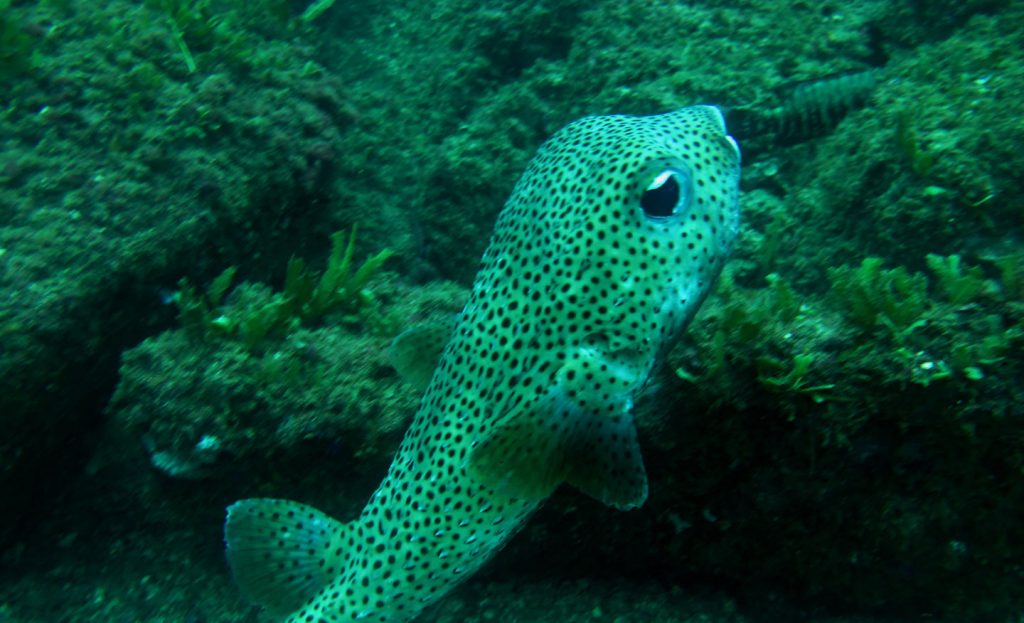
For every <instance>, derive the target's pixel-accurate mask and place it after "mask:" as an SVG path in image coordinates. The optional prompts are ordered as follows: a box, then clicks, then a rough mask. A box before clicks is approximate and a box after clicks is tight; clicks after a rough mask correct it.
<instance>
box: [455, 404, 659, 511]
mask: <svg viewBox="0 0 1024 623" xmlns="http://www.w3.org/2000/svg"><path fill="white" fill-rule="evenodd" d="M468 467H469V472H470V474H471V475H472V476H473V477H474V478H476V479H477V480H478V481H479V482H481V483H482V484H484V485H486V486H488V487H491V488H493V489H495V490H497V491H498V492H500V493H503V494H505V495H508V496H509V497H514V498H521V499H526V500H541V499H543V498H545V497H547V496H548V495H550V494H551V492H552V491H554V489H555V488H556V487H557V486H558V485H559V484H561V483H562V482H568V483H569V484H571V485H573V486H574V487H576V488H578V489H579V490H581V491H583V492H584V493H586V494H587V495H589V496H591V497H593V498H596V499H598V500H600V501H602V502H604V503H605V504H608V505H610V506H615V507H617V508H621V509H629V508H635V507H637V506H640V505H641V504H643V502H644V500H645V499H646V498H647V475H646V472H645V471H644V465H643V459H642V458H641V456H640V446H639V444H638V443H637V437H636V429H635V427H634V424H633V418H632V417H631V416H630V415H629V414H628V413H622V414H620V415H617V416H607V415H596V414H594V413H591V412H589V411H584V410H582V409H580V408H579V406H577V405H576V404H575V403H574V402H572V401H571V400H568V399H566V397H565V396H564V394H562V392H561V391H560V390H558V389H554V390H552V392H551V394H550V395H549V396H548V397H546V398H545V399H542V400H541V401H540V402H539V403H538V404H537V406H536V408H534V409H533V410H531V411H529V412H519V413H515V414H511V415H509V416H508V417H506V418H505V419H504V420H503V421H502V422H500V423H499V424H498V425H496V426H495V428H494V429H493V430H491V431H490V433H489V434H488V435H487V436H486V437H485V438H484V439H483V440H482V441H481V442H480V443H479V444H478V445H477V446H476V448H475V449H474V450H473V453H472V454H471V455H470V459H469V465H468Z"/></svg>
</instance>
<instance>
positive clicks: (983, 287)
mask: <svg viewBox="0 0 1024 623" xmlns="http://www.w3.org/2000/svg"><path fill="white" fill-rule="evenodd" d="M925 261H926V262H927V263H928V268H930V269H931V270H932V272H934V273H935V277H936V278H937V279H938V286H939V290H941V292H942V293H943V295H944V296H945V298H946V300H947V301H949V302H950V303H953V304H954V305H964V304H966V303H970V302H971V301H973V300H975V299H977V298H978V297H979V296H981V295H982V294H984V293H985V292H987V291H988V289H989V282H988V280H986V279H985V277H984V275H983V274H982V272H981V269H980V268H978V267H977V266H972V267H970V268H964V267H963V265H962V264H961V263H960V256H959V255H955V254H954V255H948V256H942V255H936V254H934V253H929V254H928V256H927V257H926V258H925Z"/></svg>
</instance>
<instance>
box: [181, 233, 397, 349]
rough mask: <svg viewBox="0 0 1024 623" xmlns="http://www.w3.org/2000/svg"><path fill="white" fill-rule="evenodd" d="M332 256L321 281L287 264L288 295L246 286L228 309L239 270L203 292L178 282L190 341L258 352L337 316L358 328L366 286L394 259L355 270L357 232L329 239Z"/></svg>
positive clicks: (294, 262) (369, 299)
mask: <svg viewBox="0 0 1024 623" xmlns="http://www.w3.org/2000/svg"><path fill="white" fill-rule="evenodd" d="M331 239H332V246H331V254H330V256H329V257H328V260H327V267H326V269H325V270H324V272H323V273H322V274H320V275H317V274H316V273H314V272H310V271H308V270H307V269H306V265H305V262H304V261H303V260H302V259H300V258H295V257H293V258H291V259H290V260H289V261H288V265H287V272H286V274H285V284H284V290H283V291H282V292H273V291H271V290H269V288H266V287H264V286H261V285H259V284H256V285H243V286H239V287H238V288H236V293H237V295H235V296H233V298H235V299H237V300H233V301H232V302H230V303H226V304H225V303H223V301H224V297H225V295H226V293H227V292H228V289H229V288H230V287H231V283H232V281H233V279H234V276H235V273H236V268H235V267H230V268H228V269H227V270H225V271H224V272H222V273H221V274H220V275H218V276H217V277H216V278H215V279H214V280H213V281H212V282H211V283H210V285H209V287H208V288H207V289H206V292H199V291H198V290H197V289H196V288H195V287H194V286H192V285H191V284H190V283H189V282H188V280H187V279H182V280H181V281H180V282H179V287H180V290H179V291H178V292H177V294H176V295H175V298H174V301H175V303H176V304H177V306H178V310H179V314H178V317H179V320H180V321H181V324H182V327H183V328H184V329H185V330H186V331H188V332H189V333H190V334H191V335H193V336H196V337H200V338H204V339H209V338H211V337H216V336H221V337H226V338H229V339H233V340H237V341H239V342H241V343H242V344H244V345H245V346H246V347H247V348H249V349H255V348H257V347H259V346H260V345H261V344H263V343H264V342H265V341H266V340H267V339H270V338H274V337H283V336H286V335H288V334H289V333H291V332H292V331H294V330H295V329H296V328H298V327H300V326H311V325H314V324H316V323H317V322H320V321H321V320H322V319H323V318H324V317H325V316H327V315H329V314H333V313H340V314H342V320H343V321H345V322H355V321H357V320H358V319H359V313H360V312H361V311H362V310H363V309H365V308H366V307H367V306H368V305H370V304H372V303H373V295H372V294H371V293H370V292H369V290H367V289H366V284H367V282H368V281H369V280H370V279H371V278H372V277H373V276H374V275H375V274H376V273H377V272H378V271H379V270H380V267H381V266H382V265H383V264H384V262H385V261H387V259H388V258H390V257H391V256H392V255H393V252H392V251H391V250H390V249H384V250H383V251H380V252H379V253H377V254H375V255H372V256H370V257H369V258H367V259H366V261H364V262H363V263H362V264H361V265H360V266H359V267H358V268H355V267H354V263H353V256H354V255H355V241H356V230H355V228H354V227H353V228H352V231H351V232H350V233H349V234H347V235H346V234H345V232H336V233H335V234H333V235H332V236H331Z"/></svg>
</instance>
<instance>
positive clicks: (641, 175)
mask: <svg viewBox="0 0 1024 623" xmlns="http://www.w3.org/2000/svg"><path fill="white" fill-rule="evenodd" d="M739 162H740V158H739V149H738V148H737V146H736V143H735V141H733V140H732V138H731V137H729V136H728V135H727V134H726V130H725V123H724V120H723V117H722V115H721V114H720V112H719V111H718V109H716V108H714V107H710V106H693V107H688V108H683V109H680V110H677V111H675V112H670V113H667V114H663V115H657V116H649V117H632V116H619V115H616V116H594V117H586V118H583V119H581V120H579V121H576V122H575V123H572V124H570V125H569V126H567V127H565V128H564V129H562V130H561V131H560V132H558V133H557V134H556V135H555V136H554V137H552V138H551V139H550V140H549V141H548V142H547V143H545V144H544V145H543V146H542V147H541V148H540V150H539V151H538V153H537V155H536V156H535V157H534V158H533V160H532V161H531V162H530V164H529V167H528V168H527V170H526V172H525V173H524V174H523V176H522V178H521V179H520V180H519V182H518V183H517V184H516V186H515V189H514V191H513V193H512V196H511V197H510V198H509V200H508V202H507V203H506V205H505V208H504V210H503V211H502V212H501V214H500V216H499V218H498V222H497V225H496V227H495V231H494V234H493V237H492V239H491V243H490V246H489V247H488V248H487V251H486V252H485V253H484V257H483V260H482V265H481V268H480V272H479V273H478V275H477V277H476V280H475V282H474V284H473V290H472V293H471V295H470V299H469V301H468V303H467V304H466V306H465V309H464V310H463V312H462V314H461V315H460V317H459V319H458V321H457V322H456V324H455V326H454V328H453V329H452V334H451V337H450V339H449V340H448V341H447V345H446V346H444V349H443V352H442V353H441V355H440V359H439V362H438V363H437V367H436V370H435V371H434V373H433V375H432V376H431V377H430V381H429V385H428V386H427V389H426V393H425V394H424V396H423V399H422V402H421V405H420V408H419V411H418V412H417V413H416V416H415V418H414V420H413V423H412V426H411V428H410V429H409V432H408V433H407V435H406V437H405V439H404V441H403V442H402V444H401V447H400V448H399V450H398V454H397V455H396V457H395V459H394V462H393V463H392V465H391V468H390V469H389V470H388V473H387V476H386V477H385V478H384V481H383V482H382V483H381V484H380V486H379V487H378V489H377V491H376V492H375V493H374V494H373V495H372V497H371V498H370V500H369V502H368V503H367V505H366V508H364V509H363V511H362V513H361V514H360V516H359V517H358V518H357V519H355V520H353V521H351V522H348V523H342V522H340V521H337V520H335V519H332V518H330V517H328V516H327V515H325V514H323V513H321V512H320V511H317V510H315V509H313V508H311V507H308V506H305V505H302V504H298V503H296V502H290V501H286V500H272V499H250V500H242V501H239V502H237V503H235V504H234V505H232V506H231V507H230V508H229V509H228V518H227V524H226V527H225V534H226V541H227V554H228V560H229V563H230V565H231V567H232V570H233V571H234V574H235V578H236V580H237V582H238V584H239V586H240V588H241V590H242V592H243V593H244V594H246V595H247V596H248V597H249V598H251V599H252V600H254V601H255V602H257V603H259V604H261V605H263V606H265V607H266V608H267V609H268V610H270V611H271V612H272V613H275V614H278V615H280V617H281V618H282V619H284V620H287V621H289V622H291V623H299V622H302V623H327V622H330V623H334V622H339V621H353V620H362V619H366V620H370V621H388V622H395V621H399V622H401V621H408V620H410V619H412V618H413V617H415V616H416V615H417V614H418V613H419V612H420V611H421V610H422V609H423V608H424V607H426V606H427V605H428V604H430V603H432V602H434V601H435V600H437V599H439V598H440V597H441V596H443V595H444V594H445V593H447V592H448V591H449V590H450V589H451V588H452V587H453V586H454V585H456V584H457V583H458V582H460V581H461V580H463V579H465V578H466V577H468V576H469V575H470V574H471V573H473V572H474V571H475V570H476V569H478V568H479V567H480V565H482V564H483V563H484V562H485V561H487V560H488V559H489V558H490V557H491V555H493V554H494V553H495V552H496V551H497V550H498V549H499V548H500V547H501V546H502V544H504V543H505V542H506V541H508V539H509V538H510V537H511V536H512V535H513V534H514V533H515V532H516V531H517V530H518V529H519V528H520V527H521V526H522V525H523V523H524V521H525V520H526V518H527V517H528V516H529V515H530V514H531V513H532V512H533V511H534V510H535V509H536V508H537V506H538V505H539V504H540V503H541V502H542V501H543V500H544V499H545V498H546V497H547V496H548V495H550V494H551V493H552V491H553V490H554V489H555V488H556V487H558V486H559V485H560V484H561V483H568V484H570V485H572V486H574V487H577V488H578V489H580V490H582V491H583V492H585V493H587V494H589V495H591V496H593V497H595V498H597V499H598V500H601V501H603V502H605V503H607V504H609V505H612V506H615V507H618V508H623V509H628V508H633V507H636V506H639V505H640V504H642V503H643V501H644V500H645V498H646V497H647V478H646V474H645V472H644V466H643V462H642V460H641V457H640V450H639V447H638V444H637V435H636V430H635V427H634V423H633V419H632V415H631V409H632V405H633V398H634V395H635V394H636V393H637V392H638V391H639V390H640V389H641V388H642V387H643V385H644V383H645V381H646V379H647V377H648V375H649V374H650V372H651V369H652V367H653V366H654V365H655V362H656V361H657V360H658V357H659V355H661V354H663V353H664V351H665V350H666V349H667V348H668V347H669V346H670V345H671V343H672V341H673V339H674V338H675V337H676V336H678V335H679V333H680V332H681V331H682V330H683V328H684V327H685V326H686V325H687V323H688V322H689V321H690V320H691V319H692V318H693V315H694V313H695V312H696V311H697V308H698V307H699V306H700V304H701V302H702V301H703V299H704V298H705V296H707V294H708V291H709V289H710V288H711V286H712V283H713V282H714V280H715V278H716V277H717V275H718V273H719V271H720V270H721V268H722V264H723V263H724V261H725V259H726V256H727V255H728V253H729V250H730V247H731V246H732V244H733V240H734V239H735V237H736V232H737V229H738V221H739V216H738V195H739V189H738V186H739Z"/></svg>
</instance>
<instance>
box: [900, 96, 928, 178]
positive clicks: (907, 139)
mask: <svg viewBox="0 0 1024 623" xmlns="http://www.w3.org/2000/svg"><path fill="white" fill-rule="evenodd" d="M896 146H897V148H898V149H899V151H900V153H902V154H903V155H904V157H905V159H906V161H907V163H909V164H910V169H911V170H912V171H913V172H914V173H916V174H917V175H919V176H921V177H926V176H927V175H928V174H929V173H931V170H932V167H934V166H935V156H933V155H932V154H931V153H929V152H927V151H925V150H923V149H921V145H920V141H919V140H918V137H917V132H916V131H915V130H914V127H913V125H911V114H910V112H908V111H906V110H902V111H900V112H899V113H898V114H897V116H896Z"/></svg>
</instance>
